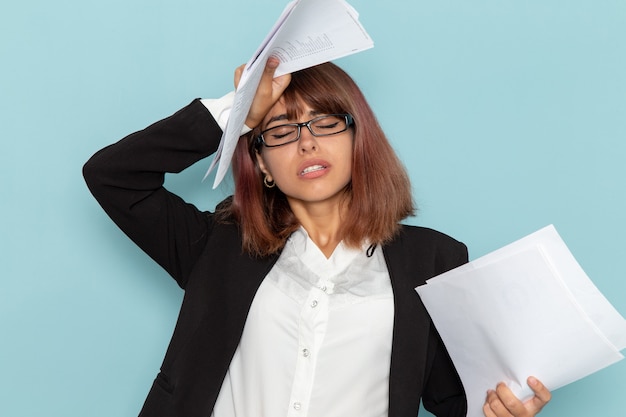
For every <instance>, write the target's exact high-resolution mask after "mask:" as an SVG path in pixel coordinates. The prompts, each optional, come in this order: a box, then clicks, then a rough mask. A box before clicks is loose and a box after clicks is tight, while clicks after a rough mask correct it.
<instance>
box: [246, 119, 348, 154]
mask: <svg viewBox="0 0 626 417" xmlns="http://www.w3.org/2000/svg"><path fill="white" fill-rule="evenodd" d="M353 124H354V119H353V118H352V115H350V114H347V113H345V114H327V115H325V116H319V117H316V118H315V119H311V120H309V121H308V122H303V123H287V124H284V125H280V126H274V127H270V128H269V129H265V130H264V131H262V132H261V134H260V135H259V136H257V137H256V139H255V147H256V148H257V149H258V148H260V147H261V145H265V146H266V147H268V148H274V147H276V146H283V145H287V144H288V143H291V142H296V141H297V140H298V139H300V132H301V130H302V128H303V127H306V128H307V129H309V132H311V134H312V135H313V136H331V135H336V134H338V133H341V132H345V131H346V130H348V128H349V127H350V126H352V125H353Z"/></svg>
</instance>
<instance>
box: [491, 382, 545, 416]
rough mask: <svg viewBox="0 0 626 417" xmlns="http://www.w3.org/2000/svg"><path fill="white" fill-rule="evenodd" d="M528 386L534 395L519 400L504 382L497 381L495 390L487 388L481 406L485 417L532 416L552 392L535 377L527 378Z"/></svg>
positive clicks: (543, 404)
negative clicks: (487, 390)
mask: <svg viewBox="0 0 626 417" xmlns="http://www.w3.org/2000/svg"><path fill="white" fill-rule="evenodd" d="M527 382H528V386H529V387H530V388H531V389H532V390H533V391H534V393H535V395H534V396H533V397H532V398H531V399H529V400H527V401H524V402H522V401H520V400H519V399H518V398H517V397H516V396H515V395H514V394H513V392H511V390H510V389H509V388H508V387H507V386H506V384H504V383H502V382H501V383H499V384H498V386H497V387H496V389H495V390H489V392H488V393H487V399H486V401H485V405H484V406H483V413H485V416H486V417H532V416H535V415H536V414H537V413H539V412H540V411H541V409H542V408H543V407H544V406H545V405H546V404H547V403H548V401H550V398H552V394H551V393H550V391H549V390H548V389H547V388H546V387H545V386H544V385H543V384H542V383H541V382H540V381H539V380H538V379H537V378H535V377H532V376H531V377H530V378H528V380H527Z"/></svg>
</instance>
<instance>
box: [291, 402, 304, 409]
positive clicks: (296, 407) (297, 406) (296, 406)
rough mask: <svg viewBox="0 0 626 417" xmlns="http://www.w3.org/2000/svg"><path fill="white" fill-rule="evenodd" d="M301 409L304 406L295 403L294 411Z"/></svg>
mask: <svg viewBox="0 0 626 417" xmlns="http://www.w3.org/2000/svg"><path fill="white" fill-rule="evenodd" d="M301 407H302V405H301V404H300V403H297V402H296V403H293V409H294V410H296V411H299V410H300V408H301Z"/></svg>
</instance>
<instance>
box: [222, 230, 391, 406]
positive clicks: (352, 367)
mask: <svg viewBox="0 0 626 417" xmlns="http://www.w3.org/2000/svg"><path fill="white" fill-rule="evenodd" d="M367 249H368V245H364V246H363V248H361V249H350V248H347V247H346V246H344V245H343V244H342V243H341V244H339V245H338V246H337V248H336V249H335V251H334V253H333V254H332V256H331V257H330V258H326V257H325V256H324V254H323V253H322V252H321V251H320V249H319V248H318V247H317V246H316V245H315V243H313V241H312V240H311V239H310V238H309V236H308V235H307V233H306V231H305V230H304V229H303V228H300V229H299V230H298V231H296V232H294V233H293V235H292V236H291V237H290V238H289V240H288V241H287V244H286V246H285V248H284V250H283V253H282V254H281V255H280V257H279V259H278V261H277V263H276V264H275V266H274V267H273V268H272V270H271V271H270V273H269V274H268V275H267V277H266V278H265V280H264V281H263V283H262V284H261V286H260V287H259V290H258V292H257V294H256V296H255V298H254V301H253V303H252V306H251V309H250V312H249V314H248V318H247V321H246V324H245V327H244V331H243V335H242V338H241V341H240V343H239V347H238V348H237V351H236V352H235V355H234V357H233V360H232V362H231V363H230V368H229V370H228V373H227V375H226V378H225V379H224V382H223V384H222V388H221V391H220V394H219V397H218V399H217V402H216V404H215V408H214V411H213V415H212V416H213V417H281V416H287V417H346V416H359V417H383V416H387V412H388V407H389V368H390V360H391V338H392V331H393V315H394V306H393V293H392V290H391V282H390V279H389V273H388V271H387V266H386V264H385V259H384V257H383V254H382V250H381V249H380V248H378V249H376V250H374V251H373V253H369V255H371V256H368V252H367ZM370 252H371V250H370Z"/></svg>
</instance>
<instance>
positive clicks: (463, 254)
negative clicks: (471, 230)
mask: <svg viewBox="0 0 626 417" xmlns="http://www.w3.org/2000/svg"><path fill="white" fill-rule="evenodd" d="M385 249H386V251H387V252H388V253H389V255H390V257H392V258H394V259H396V260H397V261H398V262H399V263H402V264H414V263H417V264H420V265H422V266H426V265H428V266H429V268H432V273H433V274H441V273H443V272H445V271H448V270H450V269H453V268H456V267H457V266H460V265H462V264H464V263H466V262H467V261H468V252H467V246H465V244H464V243H463V242H460V241H458V240H456V239H454V238H453V237H451V236H449V235H447V234H445V233H442V232H440V231H437V230H434V229H430V228H427V227H421V226H409V225H402V227H401V229H400V232H399V233H398V235H397V236H396V237H395V238H394V239H393V240H392V241H391V242H390V243H389V244H388V245H386V247H385Z"/></svg>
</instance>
